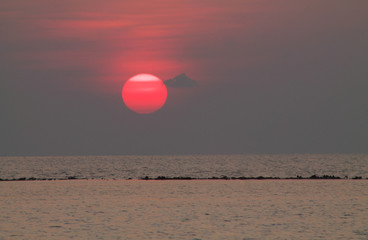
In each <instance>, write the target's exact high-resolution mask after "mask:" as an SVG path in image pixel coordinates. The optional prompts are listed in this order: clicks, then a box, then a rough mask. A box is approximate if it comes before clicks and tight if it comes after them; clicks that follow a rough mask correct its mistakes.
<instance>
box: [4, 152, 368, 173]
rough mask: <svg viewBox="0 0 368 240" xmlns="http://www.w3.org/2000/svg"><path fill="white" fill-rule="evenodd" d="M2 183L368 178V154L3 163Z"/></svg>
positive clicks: (48, 158)
mask: <svg viewBox="0 0 368 240" xmlns="http://www.w3.org/2000/svg"><path fill="white" fill-rule="evenodd" d="M0 166H1V167H0V178H2V179H14V178H23V177H25V178H56V179H66V178H68V177H73V178H88V179H92V178H94V179H96V178H97V179H101V178H103V179H128V178H133V179H139V178H143V177H145V176H148V177H153V178H154V177H157V176H166V177H179V176H181V177H193V178H211V177H221V176H228V177H243V176H244V177H258V176H266V177H280V178H285V177H296V176H303V177H309V176H311V175H334V176H338V177H341V178H345V177H346V176H347V177H355V176H361V177H363V178H366V177H368V154H360V155H358V154H336V155H334V154H321V155H312V154H288V155H186V156H66V157H62V156H57V157H55V156H44V157H0Z"/></svg>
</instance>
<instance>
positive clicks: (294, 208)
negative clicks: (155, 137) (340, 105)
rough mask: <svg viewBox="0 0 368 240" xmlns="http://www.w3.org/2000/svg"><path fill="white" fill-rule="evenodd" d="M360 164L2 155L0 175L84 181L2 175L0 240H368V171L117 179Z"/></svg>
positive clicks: (282, 158) (354, 159)
mask: <svg viewBox="0 0 368 240" xmlns="http://www.w3.org/2000/svg"><path fill="white" fill-rule="evenodd" d="M367 163H368V155H213V156H210V155H198V156H197V155H196V156H114V157H111V156H101V157H90V156H85V157H1V158H0V166H1V168H0V177H1V178H2V179H12V178H20V177H27V178H29V177H35V178H57V179H65V178H67V177H77V178H88V179H89V180H69V181H63V180H56V181H0V213H1V214H0V240H8V239H37V240H38V239H133V240H134V239H189V240H205V239H211V240H212V239H214V240H217V239H235V240H238V239H239V240H251V239H252V240H256V239H257V240H258V239H259V240H263V239H293V240H294V239H303V240H304V239H331V240H332V239H334V240H335V239H343V240H346V239H358V240H367V239H368V224H367V222H368V180H366V179H363V180H351V179H340V180H262V181H259V180H246V181H242V180H171V181H144V180H124V179H126V178H133V179H138V178H141V177H144V176H150V177H157V176H168V177H175V176H190V177H198V178H208V177H212V176H217V177H221V176H222V175H227V176H234V177H239V176H247V177H252V176H253V177H256V176H259V175H263V176H274V177H295V176H296V175H301V176H306V177H307V176H310V175H313V174H317V175H324V174H327V175H335V176H340V177H344V176H349V177H350V178H351V177H353V176H362V177H363V178H366V177H368V169H367V167H368V166H367V165H368V164H367ZM92 178H94V179H92ZM101 178H103V179H104V180H101ZM113 179H117V180H113Z"/></svg>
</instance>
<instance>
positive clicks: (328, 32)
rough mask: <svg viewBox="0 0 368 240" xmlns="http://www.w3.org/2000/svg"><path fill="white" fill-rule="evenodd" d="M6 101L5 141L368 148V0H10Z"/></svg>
mask: <svg viewBox="0 0 368 240" xmlns="http://www.w3.org/2000/svg"><path fill="white" fill-rule="evenodd" d="M142 72H147V73H151V74H155V75H157V76H158V77H160V78H161V79H162V80H166V79H169V78H172V77H175V76H176V75H179V74H181V73H186V74H187V75H188V76H189V77H191V78H192V79H195V80H196V81H197V82H198V83H199V86H197V87H194V88H180V89H178V88H168V99H167V102H166V105H165V106H164V107H163V108H162V109H161V110H159V111H157V112H155V113H153V114H150V115H139V114H136V113H134V112H132V111H130V110H129V109H128V108H127V107H125V105H124V103H123V101H122V99H121V88H122V86H123V84H124V82H125V81H126V80H127V79H128V78H129V77H131V76H132V75H135V74H137V73H142ZM0 111H1V112H0V114H1V115H0V155H64V154H65V155H70V154H73V155H84V154H104V155H105V154H107V155H108V154H192V153H350V152H354V153H367V152H368V1H367V0H349V1H347V0H323V1H321V0H298V1H295V0H272V1H271V0H221V1H220V0H205V1H204V0H184V1H172V0H158V1H153V0H144V1H141V0H124V1H121V0H119V1H117V0H116V1H113V0H111V1H100V0H65V1H52V0H33V1H29V0H11V1H10V0H9V1H7V0H0Z"/></svg>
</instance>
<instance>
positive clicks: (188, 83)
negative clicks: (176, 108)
mask: <svg viewBox="0 0 368 240" xmlns="http://www.w3.org/2000/svg"><path fill="white" fill-rule="evenodd" d="M164 83H165V85H166V86H168V87H175V88H188V87H196V86H198V83H197V82H196V81H195V80H193V79H191V78H189V77H188V76H187V75H186V74H185V73H182V74H180V75H178V76H176V77H174V78H171V79H168V80H166V81H164Z"/></svg>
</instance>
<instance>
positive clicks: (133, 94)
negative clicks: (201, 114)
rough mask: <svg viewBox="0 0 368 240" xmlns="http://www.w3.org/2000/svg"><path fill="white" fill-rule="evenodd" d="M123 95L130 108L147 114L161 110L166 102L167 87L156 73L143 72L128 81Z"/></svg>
mask: <svg viewBox="0 0 368 240" xmlns="http://www.w3.org/2000/svg"><path fill="white" fill-rule="evenodd" d="M122 96H123V100H124V103H125V105H126V106H127V107H128V108H129V109H130V110H132V111H134V112H136V113H142V114H147V113H153V112H155V111H157V110H159V109H160V108H161V107H162V106H163V105H164V104H165V102H166V97H167V89H166V86H165V84H164V83H163V82H162V80H161V79H159V78H158V77H156V76H155V75H152V74H147V73H141V74H137V75H135V76H133V77H131V78H129V79H128V81H126V83H125V84H124V87H123V91H122Z"/></svg>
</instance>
